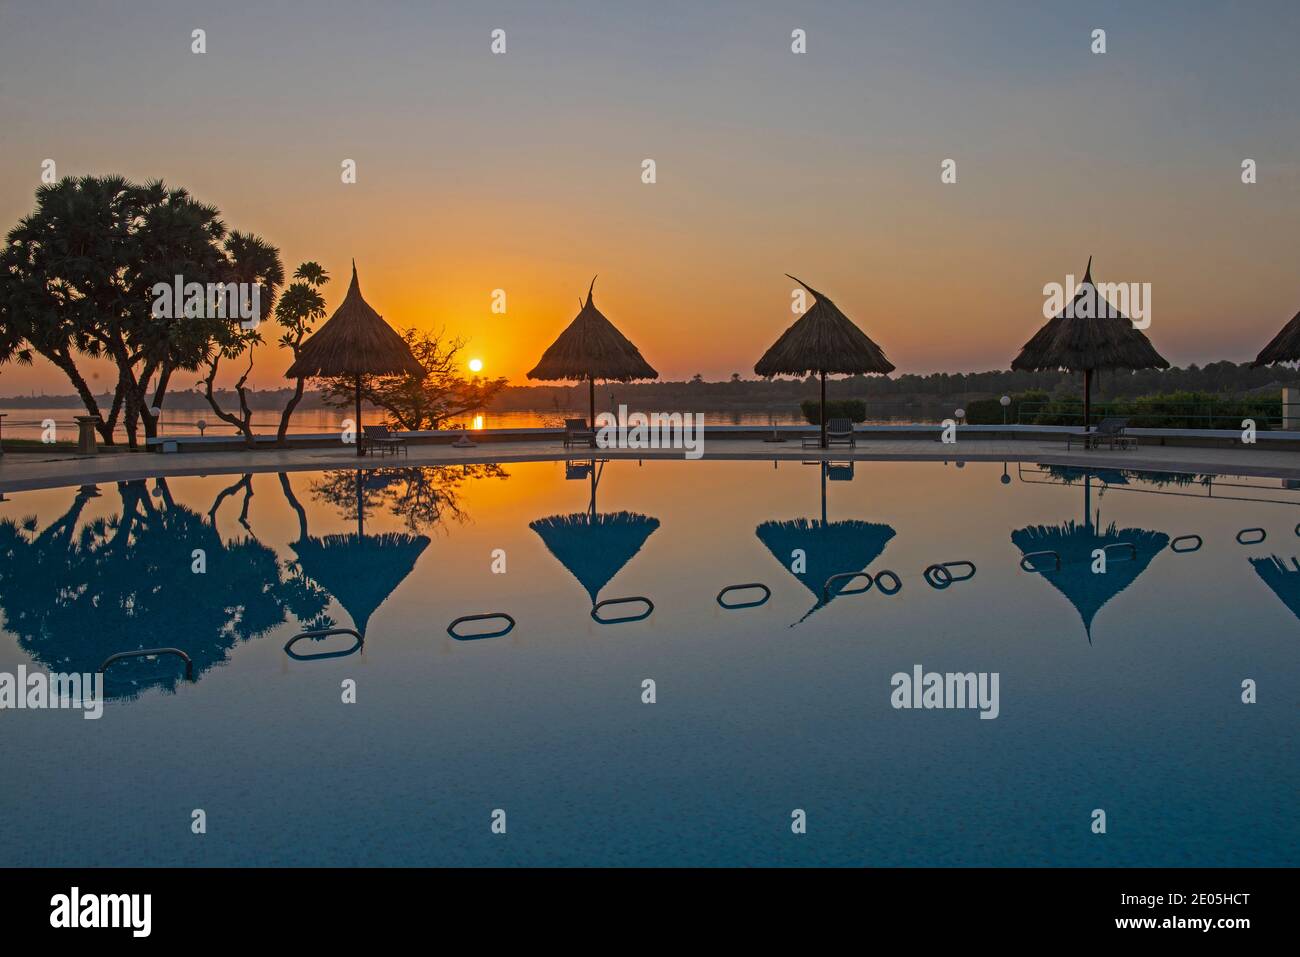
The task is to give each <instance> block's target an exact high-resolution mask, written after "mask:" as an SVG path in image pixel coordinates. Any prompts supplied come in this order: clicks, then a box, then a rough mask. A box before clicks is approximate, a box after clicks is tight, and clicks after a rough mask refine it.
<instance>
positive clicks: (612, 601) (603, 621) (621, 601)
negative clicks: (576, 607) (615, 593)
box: [591, 595, 655, 625]
mask: <svg viewBox="0 0 1300 957" xmlns="http://www.w3.org/2000/svg"><path fill="white" fill-rule="evenodd" d="M634 601H643V602H645V611H643V612H642V613H641V614H639V615H624V616H623V617H621V618H601V617H600V615H599V614H598V613H599V611H600V610H601V609H602V608H604V607H605V606H606V605H626V604H628V603H630V602H634ZM654 610H655V603H654V602H652V601H651V600H650V599H649V598H646V597H645V596H644V595H633V596H631V597H630V598H606V599H605V600H604V601H598V602H596V604H594V605H592V606H591V620H592V621H594V622H596V623H597V624H600V625H621V624H623V623H624V622H628V621H644V620H645V619H647V618H649V617H650V615H651V614H653V613H654Z"/></svg>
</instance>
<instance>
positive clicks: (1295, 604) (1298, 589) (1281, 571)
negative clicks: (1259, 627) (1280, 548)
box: [1250, 555, 1300, 618]
mask: <svg viewBox="0 0 1300 957" xmlns="http://www.w3.org/2000/svg"><path fill="white" fill-rule="evenodd" d="M1250 565H1251V567H1252V568H1254V569H1255V573H1256V574H1257V575H1259V577H1260V578H1262V579H1264V584H1265V585H1267V586H1268V587H1269V588H1271V589H1273V593H1274V594H1275V595H1277V597H1278V598H1280V599H1282V604H1284V605H1286V606H1287V608H1290V609H1291V614H1293V615H1295V616H1296V617H1297V618H1300V558H1295V557H1292V559H1291V567H1290V568H1287V567H1286V562H1284V561H1283V560H1282V559H1281V558H1278V557H1277V556H1276V555H1270V556H1269V557H1268V558H1252V559H1250Z"/></svg>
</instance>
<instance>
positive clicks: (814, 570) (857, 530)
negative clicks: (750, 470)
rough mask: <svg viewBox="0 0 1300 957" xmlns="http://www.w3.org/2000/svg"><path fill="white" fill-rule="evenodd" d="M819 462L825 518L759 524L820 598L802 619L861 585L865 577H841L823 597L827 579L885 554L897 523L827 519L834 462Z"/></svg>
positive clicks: (776, 553) (776, 552)
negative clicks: (846, 591)
mask: <svg viewBox="0 0 1300 957" xmlns="http://www.w3.org/2000/svg"><path fill="white" fill-rule="evenodd" d="M817 465H818V467H819V470H820V472H821V487H822V517H821V520H820V521H817V520H810V519H806V518H796V519H791V520H789V521H785V522H763V523H762V524H761V525H759V526H758V528H757V529H755V534H757V535H758V540H759V541H761V542H762V543H763V544H764V545H766V546H767V549H768V551H770V552H771V553H772V555H773V557H775V558H776V560H777V561H778V562H780V563H781V565H782V566H783V567H784V568H785V569H786V570H787V571H789V572H790V574H792V575H794V577H795V578H797V579H798V580H799V581H800V583H801V584H803V586H804V587H805V588H807V589H808V590H809V591H810V592H812V593H813V596H814V597H815V598H816V599H817V603H816V604H815V605H813V606H812V608H810V609H808V612H807V613H806V614H805V615H804V616H803V618H800V619H799V621H803V620H804V619H805V618H807V617H808V616H809V615H811V614H812V613H813V612H815V611H816V610H817V609H819V608H821V607H822V606H823V605H825V604H830V602H832V601H834V600H835V598H836V596H838V595H839V594H840V592H842V591H844V590H846V589H847V590H848V591H849V592H850V593H852V592H853V591H855V590H857V589H859V588H861V587H862V586H863V585H864V584H865V579H861V578H859V579H848V580H841V581H838V582H835V583H833V584H832V585H831V587H830V588H829V589H828V590H827V592H826V600H825V601H823V600H822V598H823V591H822V589H823V586H824V585H825V584H826V579H828V578H830V577H831V576H832V575H838V574H840V573H841V572H856V571H861V570H862V569H864V568H866V567H867V566H868V565H870V564H871V563H872V562H873V561H875V560H876V559H877V558H879V557H880V555H881V553H882V552H884V550H885V546H886V545H887V544H888V543H889V540H890V539H891V538H893V537H894V535H895V534H896V532H895V531H894V529H893V527H892V526H889V525H884V524H881V523H879V522H862V521H856V520H844V521H839V522H828V521H827V520H826V479H827V477H828V476H829V475H830V474H831V469H832V465H831V463H829V462H819V463H817ZM800 553H802V554H800ZM800 558H802V561H800ZM796 624H798V622H796Z"/></svg>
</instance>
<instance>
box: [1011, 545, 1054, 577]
mask: <svg viewBox="0 0 1300 957" xmlns="http://www.w3.org/2000/svg"><path fill="white" fill-rule="evenodd" d="M1040 555H1051V556H1052V557H1053V558H1054V559H1056V570H1057V571H1058V572H1059V571H1060V570H1061V553H1060V552H1056V551H1053V550H1052V549H1050V548H1048V549H1044V550H1043V551H1041V552H1026V553H1025V554H1024V555H1023V556H1022V557H1021V559H1020V567H1021V568H1023V569H1024V570H1025V571H1027V572H1036V571H1040V569H1038V568H1035V567H1034V566H1033V565H1027V564H1025V563H1026V562H1028V561H1029V559H1031V558H1037V557H1038V556H1040Z"/></svg>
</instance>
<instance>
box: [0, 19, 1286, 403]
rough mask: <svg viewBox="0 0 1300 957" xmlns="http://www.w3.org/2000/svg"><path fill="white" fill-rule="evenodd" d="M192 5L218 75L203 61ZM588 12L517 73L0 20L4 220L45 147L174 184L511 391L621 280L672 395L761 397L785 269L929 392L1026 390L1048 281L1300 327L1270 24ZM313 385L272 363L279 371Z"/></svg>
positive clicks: (326, 33)
mask: <svg viewBox="0 0 1300 957" xmlns="http://www.w3.org/2000/svg"><path fill="white" fill-rule="evenodd" d="M995 7H997V5H995ZM198 9H203V10H204V11H205V13H204V16H203V20H204V22H206V23H207V24H208V30H209V50H210V52H209V53H208V54H206V55H205V56H206V58H205V57H204V56H194V55H192V54H190V52H189V49H188V36H189V30H190V29H191V25H192V23H193V22H194V18H195V16H196V15H197V14H196V13H195V10H198ZM565 9H570V8H565ZM572 9H575V10H576V9H582V10H585V11H586V15H585V16H581V17H580V16H577V15H576V14H574V15H573V16H571V17H554V16H553V17H549V18H548V17H545V16H542V15H540V14H537V13H535V12H532V11H531V9H530V8H529V7H528V6H526V5H524V6H517V7H510V6H507V8H506V10H507V14H506V15H503V16H502V17H501V19H502V21H503V22H504V23H505V24H506V28H507V30H508V31H509V36H510V38H511V47H510V52H509V53H508V54H507V55H505V56H503V57H493V56H491V54H490V53H488V52H487V33H488V30H489V29H490V26H491V25H495V23H493V24H489V23H488V21H486V20H483V19H481V18H478V17H476V16H475V15H473V14H472V13H471V12H467V11H456V12H441V13H439V14H437V15H433V14H430V13H428V12H427V11H424V12H421V11H419V10H416V9H414V8H412V9H405V8H402V9H401V10H400V11H398V10H396V9H394V10H389V11H386V12H385V14H384V15H383V16H379V17H377V18H376V22H375V23H374V24H372V25H366V26H365V28H364V29H363V28H362V27H361V26H359V25H356V24H352V25H351V26H349V27H347V29H344V25H345V22H344V20H343V19H340V18H341V17H342V16H343V14H342V13H341V12H340V11H341V10H342V8H339V10H337V11H336V10H332V9H323V10H322V11H321V12H320V14H319V20H318V21H317V20H315V19H314V20H313V21H312V22H311V23H303V22H300V21H298V20H295V19H294V18H293V17H291V16H289V15H288V14H286V13H284V12H282V11H281V12H275V11H271V12H269V13H268V16H267V19H266V20H265V22H261V23H259V30H258V32H257V33H256V34H255V35H250V34H249V33H248V31H246V30H243V28H242V24H243V23H244V21H243V20H241V19H240V18H239V17H238V16H236V15H235V14H233V13H211V12H210V11H207V8H206V7H204V8H199V7H195V8H194V9H185V8H184V6H183V5H181V7H179V8H176V9H174V8H173V7H171V6H167V7H161V8H159V9H158V10H157V11H156V14H157V15H156V16H150V17H148V18H145V19H140V18H135V19H134V20H132V22H131V23H130V24H128V23H126V22H124V21H121V20H119V19H117V18H115V17H114V15H113V14H112V12H111V11H108V10H104V9H101V8H99V7H89V8H87V9H86V11H85V18H86V22H85V23H84V24H83V25H82V27H80V28H79V29H78V30H77V31H74V34H75V35H72V36H68V35H66V31H63V30H62V29H61V28H60V27H59V25H58V21H57V18H51V17H49V16H46V15H44V14H42V13H41V12H40V11H37V10H33V11H18V12H14V13H8V12H7V13H6V17H7V22H6V24H5V26H6V28H7V29H6V30H5V31H0V33H3V35H4V38H3V39H0V56H3V57H4V58H5V60H6V63H7V69H6V73H7V75H8V76H9V77H10V78H11V80H12V82H10V83H9V84H8V85H7V86H6V88H5V89H4V90H3V91H0V108H3V110H4V113H5V115H6V117H7V120H6V128H7V129H8V130H9V132H10V134H11V135H10V136H9V137H8V138H7V139H8V148H7V149H6V150H5V151H4V153H3V154H0V225H2V226H4V227H5V228H8V227H9V226H11V225H12V224H13V223H14V222H16V220H17V219H18V217H20V216H22V215H23V214H25V213H26V212H28V211H29V210H30V209H31V207H32V192H33V190H34V189H35V187H36V185H37V182H38V177H39V173H40V162H41V160H42V159H43V158H45V157H52V158H54V159H56V161H57V163H58V172H59V174H60V175H69V174H82V173H107V172H120V173H123V174H125V175H128V176H130V177H132V178H137V179H146V178H150V177H158V176H161V177H164V178H165V179H166V180H167V182H168V183H169V184H170V185H184V186H186V187H188V188H189V189H191V190H192V191H193V192H194V193H195V195H196V196H198V197H199V198H200V199H202V200H204V201H206V202H211V203H214V204H216V205H217V206H219V207H220V208H221V210H222V212H223V215H224V218H225V220H226V222H227V223H228V224H229V225H230V226H231V227H233V228H239V229H242V230H249V231H254V232H256V233H259V234H261V235H263V236H264V237H266V238H268V239H269V240H271V241H272V242H274V243H275V244H277V245H278V246H279V247H280V249H281V251H282V255H283V258H284V261H285V266H286V269H287V270H290V271H291V270H292V268H293V267H294V266H295V265H296V264H297V263H299V262H301V261H302V260H304V259H315V260H317V261H319V262H321V263H322V264H323V265H324V266H325V267H326V268H327V269H328V270H329V271H330V272H331V274H332V275H333V276H334V279H335V281H334V282H333V283H331V285H330V286H329V287H328V288H327V300H328V303H329V308H330V309H331V311H332V310H333V308H334V307H335V306H337V304H338V302H339V301H340V299H341V298H342V295H343V292H344V291H345V288H346V279H347V273H348V269H349V260H350V259H351V258H352V257H355V258H356V260H357V265H358V269H359V271H360V278H361V286H362V291H363V292H364V294H365V296H366V298H367V300H368V301H369V302H370V303H371V305H372V306H374V307H375V308H376V309H377V310H378V311H379V312H380V313H381V314H382V315H383V316H384V317H385V318H386V319H387V320H388V321H389V322H391V323H393V324H394V325H397V326H406V325H411V324H418V325H421V326H441V325H445V326H446V327H447V329H448V331H449V332H451V333H453V334H457V335H461V336H464V337H466V338H468V339H469V340H470V346H469V349H468V352H467V356H466V357H467V358H468V356H469V354H473V355H477V356H481V357H482V358H483V359H484V361H485V364H486V366H485V370H484V372H485V374H489V375H503V376H506V377H508V378H509V379H510V380H511V381H513V382H523V381H525V380H524V373H525V372H526V371H527V370H528V369H529V368H531V366H532V365H533V364H534V363H535V362H536V361H537V358H538V357H539V356H540V354H541V352H542V350H543V349H544V348H545V347H546V345H547V344H548V343H549V342H550V341H551V340H552V339H553V338H554V337H555V335H556V334H557V333H558V332H559V331H560V330H561V329H562V328H563V326H564V325H565V324H566V323H567V322H568V321H569V320H570V319H572V318H573V316H574V314H575V313H576V311H577V309H578V299H579V296H581V295H583V294H585V291H586V288H587V284H588V283H589V282H590V280H591V277H592V275H593V274H596V273H599V274H600V279H599V280H598V282H597V284H596V303H597V305H598V306H599V307H600V308H601V310H602V311H603V312H604V313H605V314H606V315H607V316H608V317H609V318H610V319H611V320H612V321H613V322H614V323H615V324H616V325H618V326H619V327H620V328H621V329H622V330H623V331H624V332H625V333H626V334H627V335H628V336H629V337H630V338H631V339H632V340H633V341H634V342H635V343H636V344H637V345H638V346H639V347H640V349H641V351H642V353H643V355H645V357H646V358H647V360H648V361H649V362H650V363H651V364H652V365H653V366H655V367H656V368H657V369H658V370H659V372H660V375H661V377H663V378H669V379H682V378H687V377H689V376H691V375H692V374H694V373H697V372H699V373H703V374H704V375H705V376H706V377H707V378H710V379H717V378H725V377H727V376H729V375H730V374H731V373H732V372H740V373H741V374H742V375H745V376H752V374H753V372H752V370H753V364H754V362H755V361H756V360H757V359H758V357H759V356H760V355H761V354H762V353H763V351H764V350H765V349H766V348H767V347H768V345H770V344H771V342H772V341H773V340H774V339H775V338H776V336H777V335H779V334H780V332H781V331H782V330H783V329H784V328H785V327H786V326H787V325H789V323H790V322H791V321H793V319H794V316H793V315H792V314H791V312H790V291H791V288H792V287H793V283H791V282H790V281H789V280H788V279H786V278H784V276H783V273H785V272H791V273H794V274H795V275H798V276H799V277H800V278H802V279H804V280H805V281H807V282H809V283H810V284H812V285H813V286H815V287H817V288H819V289H821V290H823V291H824V292H826V293H827V294H828V295H830V296H831V297H832V298H834V299H835V301H836V303H837V304H838V305H839V306H840V307H841V308H842V309H843V310H844V311H845V312H846V313H847V314H848V315H849V316H850V317H851V318H853V319H854V320H856V321H857V322H858V323H859V325H861V326H862V328H863V329H864V330H865V331H866V332H867V333H868V334H869V335H871V336H872V337H873V338H874V339H875V340H876V341H877V342H879V343H880V344H881V345H882V347H883V348H884V349H885V351H886V354H887V355H888V356H889V358H890V359H891V360H892V361H893V362H894V363H895V364H896V365H897V366H898V367H899V370H900V371H904V372H928V371H961V370H983V369H991V368H1005V367H1006V366H1007V365H1008V364H1009V362H1010V360H1011V358H1012V356H1014V355H1015V353H1016V351H1017V350H1018V348H1019V347H1020V345H1021V344H1022V343H1023V342H1024V341H1025V340H1026V339H1027V338H1028V337H1029V336H1030V335H1031V334H1032V333H1033V331H1034V330H1035V329H1036V328H1037V326H1038V325H1039V324H1041V322H1042V321H1043V319H1042V313H1041V309H1042V304H1043V295H1042V287H1043V285H1044V283H1048V282H1062V281H1064V279H1065V275H1066V274H1067V273H1074V274H1075V275H1076V276H1077V275H1079V274H1081V273H1082V271H1083V268H1084V264H1085V263H1086V261H1087V258H1088V256H1089V255H1092V256H1094V257H1095V266H1096V269H1095V274H1096V276H1097V278H1098V279H1100V280H1106V281H1117V282H1118V281H1133V282H1150V283H1151V284H1152V287H1153V321H1152V325H1151V327H1150V329H1148V330H1147V334H1148V335H1149V336H1150V337H1151V339H1152V341H1153V342H1154V344H1155V345H1156V347H1157V348H1158V349H1159V350H1161V352H1162V353H1164V355H1166V356H1167V357H1168V358H1169V359H1170V360H1171V361H1172V362H1174V363H1175V364H1186V363H1188V362H1192V361H1196V362H1205V361H1210V360H1214V359H1218V358H1227V359H1233V360H1237V361H1241V360H1245V359H1249V358H1253V357H1254V355H1255V353H1256V352H1257V351H1258V350H1259V349H1260V348H1261V347H1262V346H1263V345H1264V343H1265V342H1266V341H1267V340H1268V339H1269V338H1270V337H1271V336H1272V334H1273V333H1274V332H1275V331H1276V330H1277V329H1278V328H1279V327H1280V326H1281V325H1282V324H1283V323H1284V322H1285V321H1286V320H1287V319H1289V318H1290V317H1291V315H1293V314H1294V312H1295V311H1296V309H1297V308H1298V307H1300V277H1297V276H1296V270H1295V260H1294V252H1293V250H1294V241H1293V240H1294V231H1295V229H1294V225H1295V223H1296V221H1297V217H1298V214H1300V164H1298V163H1297V161H1296V159H1295V157H1296V155H1297V150H1296V146H1297V142H1298V140H1300V133H1298V132H1297V128H1296V126H1295V123H1294V118H1293V116H1291V114H1290V110H1289V104H1290V103H1291V102H1293V101H1294V97H1291V96H1281V95H1279V94H1280V93H1281V92H1282V91H1285V90H1290V91H1291V92H1292V93H1294V92H1300V83H1298V82H1297V71H1296V67H1295V65H1294V57H1293V56H1291V55H1290V53H1289V52H1288V51H1287V45H1286V43H1285V42H1283V39H1282V38H1281V37H1280V36H1279V33H1280V32H1281V33H1285V32H1286V31H1281V30H1280V26H1279V23H1277V22H1274V21H1273V20H1269V19H1268V18H1267V17H1264V18H1256V19H1254V20H1252V21H1251V22H1249V23H1240V22H1238V19H1237V18H1234V17H1232V16H1231V15H1230V12H1222V13H1216V12H1207V11H1195V12H1187V13H1186V14H1185V16H1184V18H1183V19H1182V20H1180V21H1179V26H1178V28H1177V29H1175V28H1174V27H1172V26H1171V25H1170V23H1169V22H1168V19H1167V18H1163V17H1160V16H1158V15H1156V14H1154V13H1151V12H1138V11H1127V10H1126V9H1125V8H1124V7H1122V6H1113V7H1112V6H1106V7H1105V8H1104V9H1105V16H1104V19H1105V20H1106V23H1107V25H1108V27H1109V30H1110V33H1111V52H1109V53H1107V54H1106V55H1105V56H1102V57H1098V56H1094V55H1092V54H1090V53H1089V51H1088V49H1087V42H1086V38H1087V36H1088V31H1089V27H1088V24H1089V23H1090V22H1091V21H1090V20H1089V19H1084V18H1082V15H1081V14H1073V13H1070V14H1067V13H1062V12H1061V11H1060V10H1058V11H1057V12H1056V13H1055V14H1054V15H1052V16H1050V17H1048V16H1047V15H1045V14H1044V13H1042V12H1041V11H1037V10H1025V9H1023V7H1016V6H1014V5H1013V6H1009V7H1007V8H1006V10H1005V11H1002V10H1001V8H1000V7H997V9H994V8H990V11H986V12H985V13H984V14H982V15H977V14H976V13H974V12H972V11H970V10H969V9H968V8H967V7H966V6H964V5H960V4H958V5H952V6H950V7H935V8H934V9H933V10H929V11H928V12H927V11H918V10H913V9H910V8H895V7H889V8H885V9H884V11H883V12H882V11H881V10H877V11H875V12H874V13H873V15H872V16H871V17H869V18H866V19H864V15H863V14H862V12H861V11H860V9H859V8H858V5H839V4H828V5H827V6H825V7H824V8H821V9H819V10H817V11H814V12H813V13H810V14H808V15H807V16H806V17H805V19H807V20H808V23H807V28H808V30H809V36H810V49H809V53H808V54H806V55H803V56H796V55H793V54H791V53H790V51H789V48H788V37H789V26H790V16H791V15H788V14H786V13H784V12H779V11H774V10H762V11H759V12H754V14H753V16H752V17H750V18H742V19H741V20H740V21H737V20H736V18H734V17H731V16H729V15H727V14H726V13H725V11H722V10H721V9H720V10H718V11H702V12H693V13H692V12H687V11H688V9H689V8H679V9H675V10H672V11H669V12H666V13H664V14H663V15H662V18H661V19H660V18H655V17H649V16H648V15H643V14H634V13H631V12H621V13H620V12H615V11H610V10H608V9H606V8H601V7H599V6H596V7H577V8H572ZM941 9H942V11H943V12H942V15H940V13H939V12H937V11H939V10H941ZM1062 9H1064V8H1062ZM1287 10H1288V8H1287V7H1285V6H1282V7H1279V8H1277V10H1271V11H1270V15H1271V16H1274V17H1278V16H1281V17H1289V19H1290V20H1291V21H1294V20H1296V19H1297V18H1296V16H1295V14H1294V12H1293V11H1292V12H1291V13H1290V14H1288V13H1287ZM733 12H734V11H733ZM430 17H432V19H430ZM346 22H347V23H351V20H350V19H349V20H347V21H346ZM1292 35H1293V31H1292ZM1030 36H1032V38H1033V42H1032V43H1028V42H1027V40H1026V37H1030ZM1081 36H1082V37H1083V39H1082V40H1081V39H1080V37H1081ZM178 37H179V39H178ZM128 38H130V39H131V44H125V41H126V40H127V39H128ZM124 44H125V46H127V47H131V48H132V49H137V50H138V49H144V48H146V47H147V48H148V49H150V50H152V51H154V54H155V55H154V57H153V58H152V59H151V60H150V61H149V62H148V63H145V62H142V60H141V58H140V56H137V55H134V54H132V53H130V52H129V51H128V50H127V49H124V48H123V46H124ZM577 50H582V51H583V56H582V57H575V56H574V55H573V54H574V52H575V51H577ZM345 61H346V62H348V63H350V64H353V65H355V66H356V67H357V68H356V69H355V70H343V69H340V68H339V64H340V63H341V62H345ZM1197 62H1201V63H1203V64H1208V63H1212V65H1213V72H1212V75H1205V70H1203V69H1201V68H1200V67H1198V66H1197V65H1196V64H1197ZM1206 69H1209V67H1206ZM54 76H58V77H62V78H63V79H64V80H69V81H71V80H77V81H86V82H85V83H84V84H82V85H81V86H79V87H77V89H79V90H80V91H81V92H79V93H77V94H76V95H73V94H72V93H71V92H68V90H69V89H70V88H69V87H66V86H60V85H58V84H55V85H51V83H50V78H51V77H54ZM160 76H166V77H167V82H165V83H160V82H159V81H158V78H159V77H160ZM1266 93H1267V95H1265V94H1266ZM315 94H318V96H314V95H315ZM646 157H650V158H653V159H655V161H656V163H657V166H658V182H657V183H655V184H653V185H646V184H643V183H642V182H641V177H640V173H641V161H642V159H644V158H646ZM948 157H952V158H955V159H956V161H957V164H958V181H957V183H956V184H953V185H944V184H941V183H940V179H939V170H940V163H941V161H942V160H943V159H945V158H948ZM1243 157H1252V158H1254V159H1256V160H1257V162H1258V163H1259V171H1260V172H1259V182H1258V183H1257V184H1255V185H1251V186H1246V185H1243V184H1242V183H1241V182H1240V173H1239V164H1240V162H1241V159H1242V158H1243ZM344 158H352V159H355V160H356V161H357V168H358V181H357V183H356V184H351V185H345V184H343V183H341V182H340V176H339V172H340V165H339V164H340V162H341V161H342V160H343V159H344ZM496 288H502V289H504V290H505V291H506V294H507V301H508V311H507V313H506V315H504V316H494V315H492V314H491V313H490V311H489V306H490V302H491V299H490V297H491V293H492V290H493V289H496ZM288 362H289V360H288V358H287V356H285V355H284V354H282V353H280V352H279V351H278V350H275V349H272V348H266V349H263V350H261V351H260V353H259V355H258V357H257V364H256V367H255V371H254V373H253V376H252V382H253V384H254V385H255V386H259V387H267V386H277V385H279V384H280V383H281V382H282V379H281V376H282V374H283V370H284V368H286V367H287V365H288ZM233 378H234V370H233V369H232V370H231V372H230V374H229V375H227V376H225V377H223V379H224V381H226V382H229V381H233ZM110 381H111V378H110V377H108V376H103V375H102V376H101V377H100V379H99V380H98V382H99V384H102V385H105V386H106V385H107V384H108V382H110ZM189 381H190V377H185V376H182V377H181V381H180V383H179V385H180V386H187V385H188V384H189ZM32 390H35V391H42V390H45V391H51V392H68V391H70V389H69V388H68V387H67V385H66V383H65V381H64V380H63V379H62V378H61V377H60V376H58V375H57V373H54V372H52V370H50V369H49V367H48V366H43V365H38V366H36V367H34V368H32V369H21V368H15V367H12V366H10V367H6V368H4V369H0V394H12V393H26V392H28V391H32Z"/></svg>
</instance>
